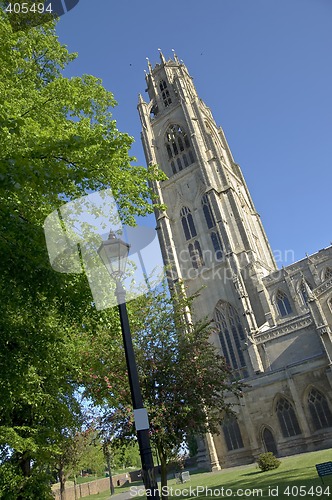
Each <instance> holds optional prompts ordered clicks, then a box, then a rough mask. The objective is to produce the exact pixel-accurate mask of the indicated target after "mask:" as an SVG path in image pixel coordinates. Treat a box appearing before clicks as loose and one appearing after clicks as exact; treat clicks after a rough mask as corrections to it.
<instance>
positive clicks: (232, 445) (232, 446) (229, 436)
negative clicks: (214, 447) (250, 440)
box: [222, 418, 243, 451]
mask: <svg viewBox="0 0 332 500" xmlns="http://www.w3.org/2000/svg"><path fill="white" fill-rule="evenodd" d="M222 430H223V433H224V437H225V441H226V446H227V449H228V451H232V450H238V449H239V448H243V441H242V436H241V431H240V427H239V424H238V421H237V420H236V418H227V419H225V420H224V421H223V424H222Z"/></svg>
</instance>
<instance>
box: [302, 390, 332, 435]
mask: <svg viewBox="0 0 332 500" xmlns="http://www.w3.org/2000/svg"><path fill="white" fill-rule="evenodd" d="M308 405H309V410H310V414H311V418H312V422H313V425H314V428H315V430H319V429H324V428H325V427H332V414H331V411H330V408H329V405H328V403H327V400H326V397H325V396H324V395H323V394H322V393H321V392H319V391H318V390H317V389H311V391H310V393H309V395H308Z"/></svg>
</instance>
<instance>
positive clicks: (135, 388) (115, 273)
mask: <svg viewBox="0 0 332 500" xmlns="http://www.w3.org/2000/svg"><path fill="white" fill-rule="evenodd" d="M129 247H130V245H129V244H128V243H126V242H124V241H123V240H121V239H120V238H118V237H117V236H116V234H115V233H114V231H112V230H111V231H110V234H109V236H108V240H106V241H103V242H102V244H101V245H100V247H99V249H98V254H99V257H100V258H101V260H102V261H103V263H104V265H105V267H106V269H107V270H108V272H109V274H110V275H111V277H112V278H113V279H114V281H115V283H116V289H115V294H116V297H117V300H118V308H119V314H120V321H121V330H122V338H123V345H124V350H125V355H126V363H127V370H128V378H129V386H130V393H131V399H132V402H133V408H134V418H135V426H136V431H137V440H138V446H139V451H140V456H141V462H142V476H143V482H144V486H145V489H146V492H147V496H148V497H151V498H152V499H153V500H159V490H158V484H157V481H156V479H155V474H154V466H153V457H152V450H151V445H150V436H149V421H148V414H147V411H146V409H145V408H144V407H143V398H142V393H141V388H140V384H139V378H138V371H137V365H136V359H135V353H134V347H133V341H132V338H131V334H130V326H129V320H128V313H127V307H126V292H125V289H124V287H123V284H122V277H123V275H124V271H125V266H126V260H127V257H128V253H129Z"/></svg>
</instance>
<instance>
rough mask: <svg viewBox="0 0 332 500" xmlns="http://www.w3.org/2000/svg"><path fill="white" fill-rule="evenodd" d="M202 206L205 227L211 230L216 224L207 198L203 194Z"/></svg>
mask: <svg viewBox="0 0 332 500" xmlns="http://www.w3.org/2000/svg"><path fill="white" fill-rule="evenodd" d="M202 206H203V212H204V216H205V220H206V224H207V227H208V228H209V229H211V228H212V227H215V225H216V222H215V220H214V216H213V213H212V210H211V206H210V202H209V198H208V197H207V195H206V194H205V195H204V196H203V198H202Z"/></svg>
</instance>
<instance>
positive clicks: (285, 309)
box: [276, 290, 292, 317]
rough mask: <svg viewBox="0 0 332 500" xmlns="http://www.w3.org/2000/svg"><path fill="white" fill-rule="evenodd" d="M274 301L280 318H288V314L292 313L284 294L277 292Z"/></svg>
mask: <svg viewBox="0 0 332 500" xmlns="http://www.w3.org/2000/svg"><path fill="white" fill-rule="evenodd" d="M276 300H277V307H278V311H279V314H280V316H282V317H283V316H288V314H291V313H292V307H291V305H290V302H289V299H288V297H287V295H286V293H285V292H282V291H281V290H279V291H278V293H277V296H276Z"/></svg>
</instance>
